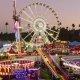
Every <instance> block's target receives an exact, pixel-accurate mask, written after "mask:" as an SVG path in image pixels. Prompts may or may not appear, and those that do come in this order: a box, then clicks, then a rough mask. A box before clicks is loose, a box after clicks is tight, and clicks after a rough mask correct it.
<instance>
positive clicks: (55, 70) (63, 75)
mask: <svg viewBox="0 0 80 80" xmlns="http://www.w3.org/2000/svg"><path fill="white" fill-rule="evenodd" d="M37 51H38V54H39V55H40V56H41V57H42V59H43V60H44V62H45V64H46V65H47V66H48V68H49V69H50V70H51V72H52V74H53V75H54V76H55V77H56V78H59V77H60V78H61V80H70V79H69V77H68V75H67V74H66V73H64V71H63V70H62V69H59V68H58V67H57V66H56V65H55V63H54V61H52V59H51V57H50V56H49V55H48V54H45V52H43V51H42V49H41V48H38V49H37Z"/></svg>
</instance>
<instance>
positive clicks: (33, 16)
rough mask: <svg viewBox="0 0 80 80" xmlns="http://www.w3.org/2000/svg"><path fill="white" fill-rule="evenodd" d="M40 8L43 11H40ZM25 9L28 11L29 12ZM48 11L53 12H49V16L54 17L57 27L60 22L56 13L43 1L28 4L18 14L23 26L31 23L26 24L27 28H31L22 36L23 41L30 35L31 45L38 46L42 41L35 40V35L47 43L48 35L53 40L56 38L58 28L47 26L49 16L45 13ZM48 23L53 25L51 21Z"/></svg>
mask: <svg viewBox="0 0 80 80" xmlns="http://www.w3.org/2000/svg"><path fill="white" fill-rule="evenodd" d="M38 8H39V9H38ZM33 9H34V10H33ZM44 9H45V11H44ZM37 10H38V11H37ZM42 10H43V12H44V13H42ZM27 11H28V12H30V14H29V13H28V12H27ZM40 11H41V12H40ZM39 12H40V13H39ZM48 12H49V13H53V14H51V16H50V17H51V18H53V17H52V16H54V17H55V19H56V22H57V27H59V26H60V25H61V23H60V21H59V18H58V15H57V13H56V12H55V11H54V10H53V9H52V8H51V7H50V6H49V5H47V4H45V3H41V2H37V3H32V4H29V5H28V6H26V7H25V8H24V9H23V10H22V11H21V12H20V13H19V14H20V17H19V18H20V19H21V20H22V24H23V26H24V25H25V27H26V25H27V24H31V26H28V28H29V29H30V28H31V30H32V32H30V33H29V34H28V35H27V36H26V37H25V38H24V41H25V39H26V40H27V38H28V37H29V36H31V40H30V42H31V43H33V45H39V46H40V45H42V44H43V43H42V44H41V43H37V42H35V40H36V37H37V38H43V41H44V42H47V43H48V42H50V41H49V39H48V36H50V37H51V38H52V39H53V40H57V38H58V35H59V32H60V30H59V29H58V30H55V29H54V30H51V29H50V28H48V27H47V22H48V21H49V17H48V16H47V14H49V13H48ZM25 18H26V19H25ZM48 23H49V22H48ZM54 23H55V22H54ZM49 25H54V24H53V23H52V22H51V23H50V24H49ZM21 26H22V25H21ZM28 28H27V29H28ZM47 30H49V31H50V32H51V33H52V34H50V33H49V32H48V31H47ZM33 32H34V34H33V35H32V33H33ZM39 34H40V35H39ZM53 34H56V36H54V35H53ZM47 35H48V36H47ZM45 40H46V41H45Z"/></svg>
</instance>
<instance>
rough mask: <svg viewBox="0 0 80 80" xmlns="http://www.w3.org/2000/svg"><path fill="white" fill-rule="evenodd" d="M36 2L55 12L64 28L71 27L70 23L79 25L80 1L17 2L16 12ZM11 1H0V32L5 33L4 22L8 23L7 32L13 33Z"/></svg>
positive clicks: (22, 0) (30, 0)
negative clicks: (47, 5)
mask: <svg viewBox="0 0 80 80" xmlns="http://www.w3.org/2000/svg"><path fill="white" fill-rule="evenodd" d="M34 1H37V2H45V3H46V4H49V5H51V6H52V7H53V8H54V9H55V10H56V12H57V13H58V16H59V18H60V20H61V21H62V24H63V26H64V27H67V26H69V27H70V26H71V24H72V23H75V24H76V28H78V24H79V23H80V0H17V11H20V10H21V9H22V8H23V7H25V6H26V5H27V4H29V3H32V2H34ZM12 12H13V0H0V32H1V31H3V32H5V31H6V28H5V22H8V23H9V26H8V32H12V31H13V20H12Z"/></svg>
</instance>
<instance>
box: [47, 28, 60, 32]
mask: <svg viewBox="0 0 80 80" xmlns="http://www.w3.org/2000/svg"><path fill="white" fill-rule="evenodd" d="M46 29H47V30H49V31H51V32H53V33H59V32H57V31H54V30H51V29H49V28H47V27H46Z"/></svg>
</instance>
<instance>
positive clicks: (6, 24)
mask: <svg viewBox="0 0 80 80" xmlns="http://www.w3.org/2000/svg"><path fill="white" fill-rule="evenodd" d="M8 25H9V24H8V22H6V23H5V26H6V33H7V27H8Z"/></svg>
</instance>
